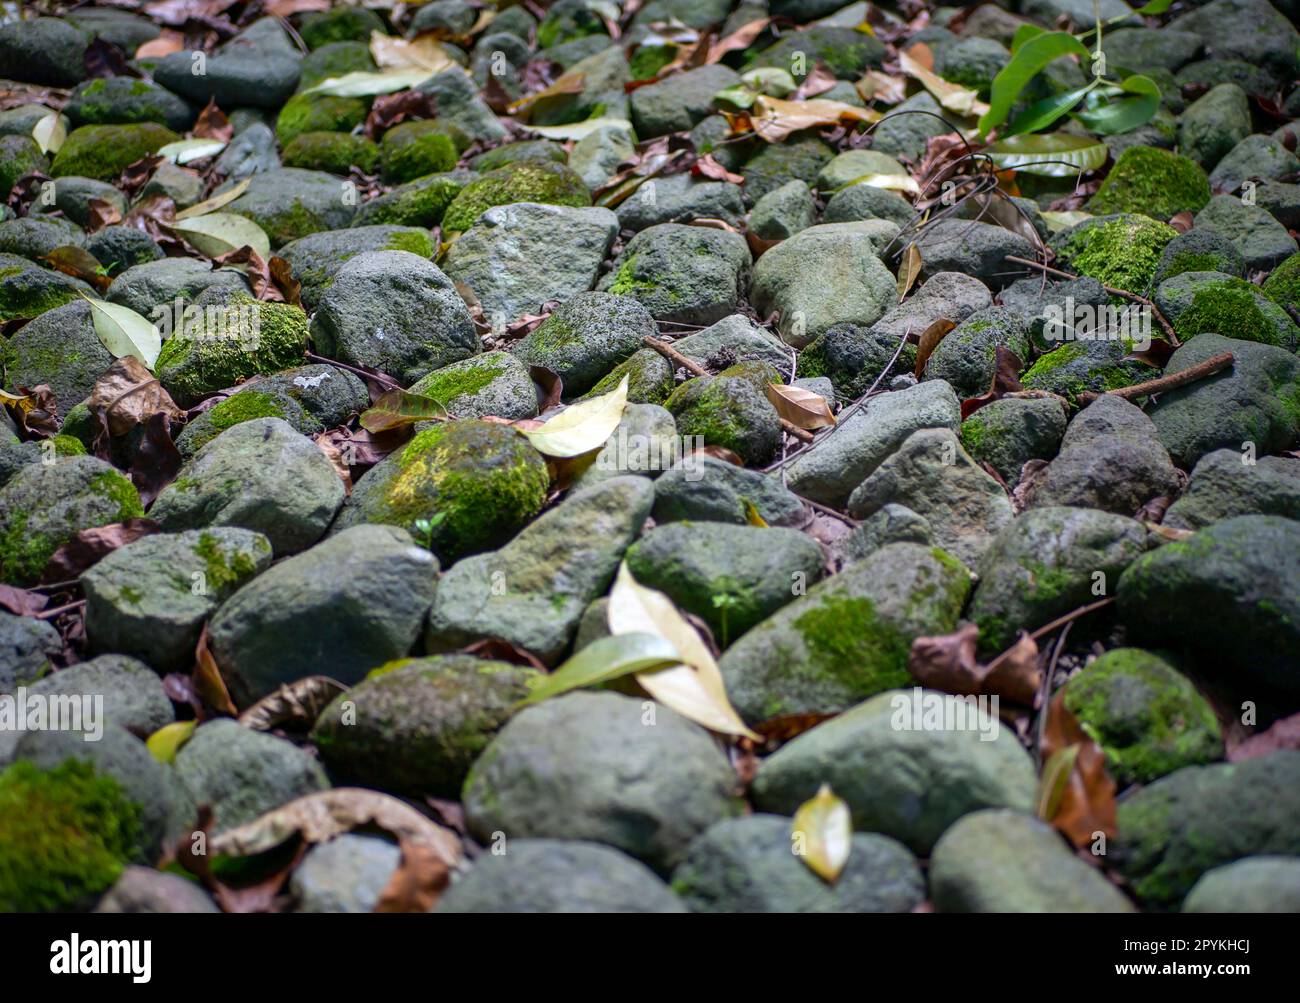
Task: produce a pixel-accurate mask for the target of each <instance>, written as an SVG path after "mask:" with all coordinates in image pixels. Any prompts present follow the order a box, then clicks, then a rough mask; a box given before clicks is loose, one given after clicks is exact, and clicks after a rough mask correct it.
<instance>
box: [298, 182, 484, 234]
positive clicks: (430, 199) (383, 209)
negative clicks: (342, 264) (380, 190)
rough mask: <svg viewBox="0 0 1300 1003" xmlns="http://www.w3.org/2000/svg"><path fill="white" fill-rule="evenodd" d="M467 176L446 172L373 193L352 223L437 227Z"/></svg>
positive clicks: (463, 185) (358, 224) (354, 224)
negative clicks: (383, 191) (386, 190)
mask: <svg viewBox="0 0 1300 1003" xmlns="http://www.w3.org/2000/svg"><path fill="white" fill-rule="evenodd" d="M466 175H468V172H462V171H448V172H446V173H443V174H430V175H429V176H428V177H424V178H416V179H415V180H414V181H408V182H407V183H406V184H404V185H398V186H397V187H396V188H394V189H392V190H391V191H389V192H388V193H387V194H384V195H376V196H375V197H374V198H372V199H369V200H367V201H366V202H364V203H362V205H361V208H360V209H358V210H357V214H356V216H355V217H354V218H353V220H352V226H353V227H354V228H355V227H360V226H366V225H371V224H380V223H396V224H401V225H403V226H418V227H434V226H437V225H438V224H439V223H441V222H442V216H443V213H445V212H446V211H447V206H449V205H451V202H452V200H453V199H454V198H455V197H456V196H457V195H459V194H460V190H461V189H462V188H464V187H465V183H466ZM308 239H310V238H308ZM374 250H379V248H374Z"/></svg>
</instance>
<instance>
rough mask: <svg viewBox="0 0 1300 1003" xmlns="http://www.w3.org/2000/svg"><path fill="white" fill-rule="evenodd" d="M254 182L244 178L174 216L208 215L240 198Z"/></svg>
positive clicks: (177, 218)
mask: <svg viewBox="0 0 1300 1003" xmlns="http://www.w3.org/2000/svg"><path fill="white" fill-rule="evenodd" d="M252 182H253V179H252V178H244V180H243V181H241V182H239V183H238V184H236V185H232V186H231V187H230V188H229V189H227V190H226V191H224V192H222V193H221V194H220V195H213V196H212V198H210V199H204V200H203V201H202V202H200V203H198V204H197V205H192V206H190V207H189V208H188V209H183V210H181V211H180V212H178V213H176V215H175V216H174V217H172V218H173V219H175V220H182V219H193V218H194V217H196V216H206V215H208V213H213V212H216V211H217V210H218V209H220V208H221V207H222V206H224V205H229V204H230V203H231V202H233V201H235V199H237V198H239V196H241V195H243V194H244V192H246V191H248V186H249V185H250V184H252Z"/></svg>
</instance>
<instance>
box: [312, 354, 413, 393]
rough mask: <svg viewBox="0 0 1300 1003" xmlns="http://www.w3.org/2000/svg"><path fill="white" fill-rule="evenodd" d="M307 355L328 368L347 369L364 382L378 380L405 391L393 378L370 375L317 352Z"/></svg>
mask: <svg viewBox="0 0 1300 1003" xmlns="http://www.w3.org/2000/svg"><path fill="white" fill-rule="evenodd" d="M305 354H306V357H307V358H308V359H310V360H311V361H312V362H319V363H323V364H324V365H327V366H338V367H339V368H340V369H346V370H347V371H348V372H349V373H352V374H354V375H356V376H360V377H361V379H362V380H376V381H378V382H379V383H383V384H384V385H386V386H388V387H390V388H391V389H393V390H402V389H403V387H402V385H401V384H400V383H398V382H397V381H396V380H394V379H393V378H392V377H391V376H383V375H381V374H379V373H368V372H366V371H365V370H364V369H358V368H357V367H356V366H349V365H348V364H347V363H346V362H339V361H338V359H327V358H325V356H323V355H317V354H316V353H315V352H307V353H305Z"/></svg>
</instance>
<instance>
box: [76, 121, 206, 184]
mask: <svg viewBox="0 0 1300 1003" xmlns="http://www.w3.org/2000/svg"><path fill="white" fill-rule="evenodd" d="M180 138H181V137H180V136H178V135H177V134H176V133H174V132H172V130H171V129H168V128H167V127H166V126H164V125H159V124H158V123H157V122H137V123H135V124H133V125H83V126H82V127H81V128H79V129H73V130H72V132H70V133H68V138H67V139H66V140H64V142H63V145H62V146H61V147H59V152H58V153H57V154H56V155H55V157H54V163H53V164H51V165H50V174H51V175H52V176H53V177H56V178H61V177H67V176H70V175H71V176H76V177H82V178H94V179H95V180H97V181H114V180H116V179H117V176H118V175H119V174H121V173H122V171H124V170H125V169H126V168H127V167H129V166H130V165H131V164H134V163H135V162H136V161H137V160H141V159H143V158H144V157H147V156H149V155H150V154H152V153H156V152H157V151H158V149H159V147H162V146H166V145H167V144H168V143H174V142H176V141H177V140H178V139H180Z"/></svg>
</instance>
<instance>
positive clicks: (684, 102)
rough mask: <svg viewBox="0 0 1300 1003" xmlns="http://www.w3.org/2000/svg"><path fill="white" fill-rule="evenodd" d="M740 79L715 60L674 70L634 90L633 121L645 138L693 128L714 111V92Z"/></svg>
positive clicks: (733, 84)
mask: <svg viewBox="0 0 1300 1003" xmlns="http://www.w3.org/2000/svg"><path fill="white" fill-rule="evenodd" d="M738 83H740V76H739V75H738V74H737V73H736V71H735V70H733V69H730V68H729V67H726V66H723V65H721V64H719V63H714V64H712V65H710V66H701V67H699V68H698V69H693V70H686V71H684V72H682V73H674V74H672V75H671V76H668V77H666V78H664V79H663V80H661V81H659V82H658V83H655V84H651V85H650V86H648V87H640V88H638V89H636V90H635V91H633V92H632V102H631V104H632V124H633V125H635V126H636V133H637V135H638V136H640V137H641V138H642V139H650V138H652V137H654V136H662V135H664V134H665V133H669V132H683V131H685V130H688V129H690V128H691V127H692V126H694V125H695V124H696V123H697V122H699V121H700V120H701V119H703V118H705V117H706V116H708V115H709V114H711V113H712V111H713V95H715V94H716V93H718V91H720V90H725V89H726V88H728V87H734V86H735V85H736V84H738Z"/></svg>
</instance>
